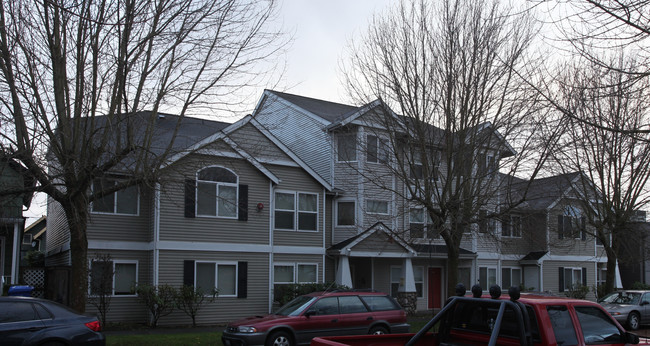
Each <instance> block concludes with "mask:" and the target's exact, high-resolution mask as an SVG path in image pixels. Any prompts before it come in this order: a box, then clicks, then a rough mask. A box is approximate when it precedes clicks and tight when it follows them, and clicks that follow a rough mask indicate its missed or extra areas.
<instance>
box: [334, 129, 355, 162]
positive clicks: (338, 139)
mask: <svg viewBox="0 0 650 346" xmlns="http://www.w3.org/2000/svg"><path fill="white" fill-rule="evenodd" d="M344 138H345V139H350V140H352V141H353V145H354V149H353V151H352V152H354V158H353V159H352V160H341V154H340V151H341V145H343V144H342V143H343V141H342V140H343V139H344ZM358 142H359V139H358V136H357V132H350V133H339V134H337V136H336V162H358V160H359V153H358V152H357V151H358V148H357V147H358V145H357V144H358Z"/></svg>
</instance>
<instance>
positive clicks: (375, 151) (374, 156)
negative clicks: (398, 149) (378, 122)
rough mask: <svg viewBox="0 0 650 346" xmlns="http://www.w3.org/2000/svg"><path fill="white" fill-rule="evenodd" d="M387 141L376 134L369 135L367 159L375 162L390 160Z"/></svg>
mask: <svg viewBox="0 0 650 346" xmlns="http://www.w3.org/2000/svg"><path fill="white" fill-rule="evenodd" d="M387 149H388V148H387V146H386V141H384V140H383V139H381V138H379V137H377V136H374V135H368V137H367V140H366V160H367V161H368V162H374V163H386V162H388V150H387Z"/></svg>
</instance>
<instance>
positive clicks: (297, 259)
mask: <svg viewBox="0 0 650 346" xmlns="http://www.w3.org/2000/svg"><path fill="white" fill-rule="evenodd" d="M273 263H274V264H275V263H293V264H317V265H318V273H316V278H317V280H318V282H323V280H322V278H323V270H324V264H323V256H321V255H306V254H299V255H298V254H282V253H275V254H273ZM296 279H297V278H296Z"/></svg>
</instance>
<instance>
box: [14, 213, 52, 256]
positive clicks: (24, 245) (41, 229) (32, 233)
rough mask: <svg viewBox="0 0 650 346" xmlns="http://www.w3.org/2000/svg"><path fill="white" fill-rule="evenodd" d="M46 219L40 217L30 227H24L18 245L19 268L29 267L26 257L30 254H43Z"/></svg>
mask: <svg viewBox="0 0 650 346" xmlns="http://www.w3.org/2000/svg"><path fill="white" fill-rule="evenodd" d="M46 231H47V217H46V216H41V217H40V218H39V219H38V220H36V221H34V222H33V223H32V224H31V225H29V226H27V227H25V230H24V231H23V238H22V240H21V245H20V266H21V267H23V266H27V265H29V263H28V260H27V256H28V254H29V253H30V252H40V253H44V252H45V242H46V238H47V233H46Z"/></svg>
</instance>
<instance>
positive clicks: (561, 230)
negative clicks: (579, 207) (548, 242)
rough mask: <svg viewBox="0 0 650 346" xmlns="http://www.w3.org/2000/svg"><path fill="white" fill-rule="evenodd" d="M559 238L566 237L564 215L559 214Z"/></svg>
mask: <svg viewBox="0 0 650 346" xmlns="http://www.w3.org/2000/svg"><path fill="white" fill-rule="evenodd" d="M557 239H564V216H563V215H558V216H557Z"/></svg>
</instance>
